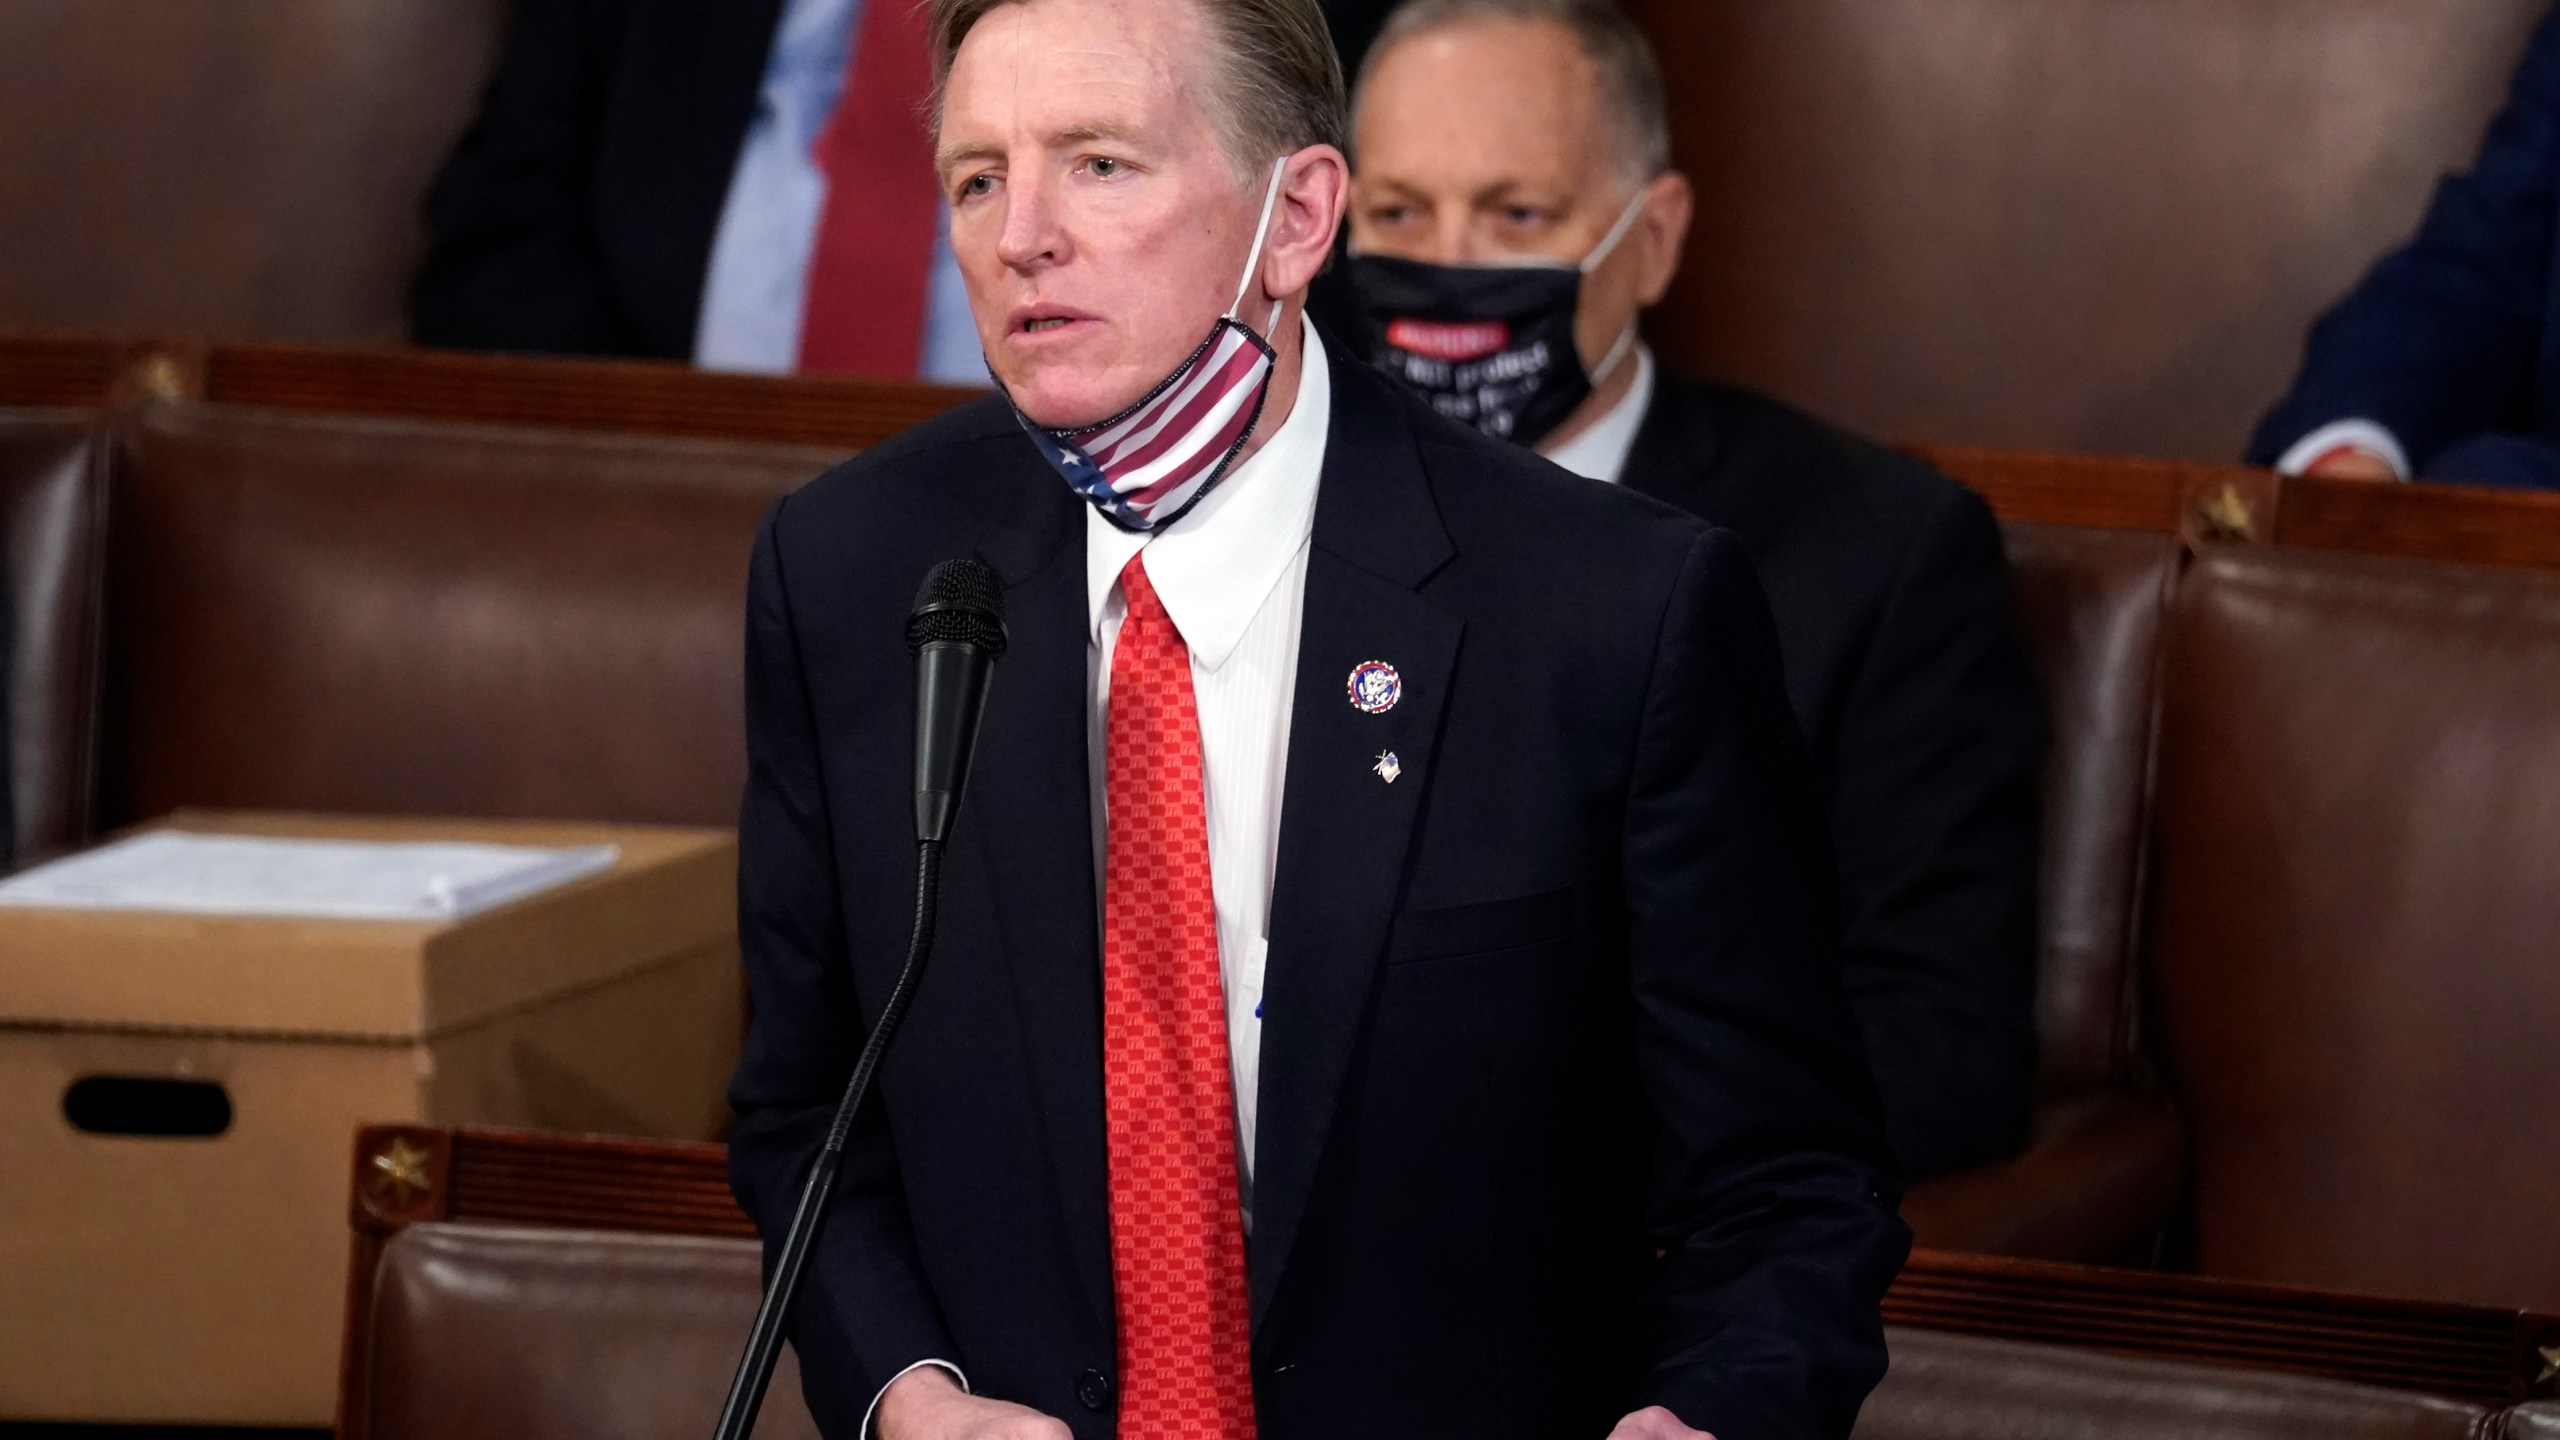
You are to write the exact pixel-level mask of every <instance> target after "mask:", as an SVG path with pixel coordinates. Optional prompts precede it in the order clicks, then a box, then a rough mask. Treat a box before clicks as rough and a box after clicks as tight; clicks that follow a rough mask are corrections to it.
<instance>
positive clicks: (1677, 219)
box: [1635, 170, 1696, 306]
mask: <svg viewBox="0 0 2560 1440" xmlns="http://www.w3.org/2000/svg"><path fill="white" fill-rule="evenodd" d="M1695 203H1696V202H1695V200H1694V198H1693V197H1692V195H1691V193H1690V190H1689V177H1688V176H1686V175H1683V174H1681V173H1680V172H1679V171H1677V170H1665V171H1663V172H1662V173H1661V174H1660V175H1657V176H1655V177H1654V178H1653V183H1652V184H1650V185H1648V186H1646V187H1645V197H1644V212H1643V214H1642V215H1640V216H1638V217H1637V220H1636V233H1635V239H1636V241H1637V243H1638V246H1639V247H1640V253H1642V255H1643V256H1644V264H1643V267H1642V269H1641V270H1640V271H1639V273H1638V274H1637V277H1636V301H1637V303H1638V304H1640V305H1645V306H1651V305H1655V304H1659V303H1660V302H1661V300H1662V296H1663V294H1664V292H1666V291H1668V290H1669V289H1670V288H1671V281H1672V278H1673V277H1674V276H1677V275H1678V274H1679V273H1680V255H1681V252H1682V251H1683V250H1684V249H1686V248H1687V246H1688V243H1689V217H1690V214H1691V212H1692V209H1693V207H1694V205H1695Z"/></svg>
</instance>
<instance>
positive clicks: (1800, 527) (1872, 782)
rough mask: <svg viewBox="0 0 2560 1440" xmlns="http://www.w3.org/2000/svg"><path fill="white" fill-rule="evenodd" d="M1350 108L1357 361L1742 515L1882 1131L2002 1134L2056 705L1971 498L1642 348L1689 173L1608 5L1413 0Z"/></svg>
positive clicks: (2009, 1131)
mask: <svg viewBox="0 0 2560 1440" xmlns="http://www.w3.org/2000/svg"><path fill="white" fill-rule="evenodd" d="M1357 101H1358V110H1357V114H1356V121H1357V124H1356V131H1355V139H1356V141H1357V148H1356V149H1355V151H1354V160H1355V162H1356V165H1357V173H1356V177H1355V180H1354V200H1353V207H1352V222H1351V240H1352V252H1353V259H1352V260H1351V262H1350V266H1349V268H1348V272H1347V275H1346V278H1347V280H1348V282H1349V288H1350V290H1351V292H1352V295H1351V300H1352V305H1353V307H1354V308H1355V310H1356V312H1357V313H1358V314H1360V315H1361V316H1362V317H1363V318H1364V320H1365V327H1364V328H1365V329H1366V332H1367V340H1368V344H1369V349H1370V353H1371V355H1372V356H1373V357H1375V358H1377V359H1378V360H1380V361H1381V363H1383V364H1385V365H1386V366H1387V367H1388V368H1389V369H1390V371H1391V372H1392V373H1394V374H1397V375H1399V376H1402V377H1404V378H1405V379H1406V380H1407V381H1408V382H1409V383H1411V384H1412V385H1413V386H1414V387H1415V388H1417V389H1419V390H1421V391H1423V392H1424V393H1426V394H1428V395H1430V396H1431V398H1432V399H1433V400H1434V402H1435V403H1436V404H1438V405H1439V406H1440V407H1441V408H1442V409H1443V410H1444V411H1445V412H1447V413H1450V414H1453V415H1456V416H1458V417H1459V418H1462V419H1465V420H1469V421H1471V422H1473V423H1475V424H1476V425H1477V426H1478V427H1479V428H1482V429H1485V430H1487V431H1489V432H1492V433H1496V434H1504V435H1508V436H1509V437H1510V438H1511V439H1513V440H1515V441H1518V442H1521V443H1524V444H1532V445H1535V446H1536V447H1537V448H1538V449H1539V450H1540V451H1541V452H1543V453H1544V454H1546V455H1547V456H1548V457H1549V458H1551V459H1553V460H1555V461H1556V462H1557V463H1558V464H1561V465H1563V466H1564V467H1565V468H1567V469H1569V470H1574V471H1577V472H1579V473H1581V474H1584V475H1588V476H1591V477H1593V478H1596V479H1602V480H1613V481H1619V482H1622V483H1623V484H1624V485H1625V486H1626V487H1627V488H1629V489H1631V490H1635V491H1638V492H1640V493H1643V494H1647V495H1652V496H1655V497H1657V498H1659V499H1662V500H1666V501H1669V502H1670V503H1672V504H1674V505H1677V506H1679V507H1681V508H1682V509H1685V510H1688V511H1691V512H1692V513H1695V514H1697V515H1700V516H1703V517H1704V518H1706V519H1707V520H1708V521H1710V522H1712V523H1713V524H1716V525H1718V526H1721V527H1723V528H1725V529H1727V530H1730V531H1732V532H1733V533H1734V534H1735V535H1736V536H1737V537H1739V538H1740V540H1741V541H1742V545H1743V548H1744V549H1745V550H1746V551H1747V552H1748V553H1749V554H1750V556H1751V558H1752V560H1753V561H1754V562H1755V563H1756V564H1757V566H1758V568H1759V572H1760V578H1761V581H1762V583H1763V584H1765V585H1766V586H1767V587H1768V593H1769V600H1770V605H1771V607H1772V609H1773V610H1774V611H1775V612H1776V615H1777V625H1778V638H1779V648H1780V650H1781V651H1782V652H1783V654H1784V656H1785V661H1786V671H1787V692H1788V695H1789V697H1790V699H1791V700H1792V701H1793V703H1794V708H1795V713H1796V718H1797V721H1798V723H1799V724H1800V725H1801V726H1802V728H1803V730H1804V734H1805V738H1806V740H1807V742H1808V744H1809V746H1810V749H1811V751H1812V755H1813V762H1814V769H1815V774H1816V776H1817V777H1818V780H1819V783H1820V785H1821V788H1822V789H1823V791H1824V792H1825V794H1826V796H1827V798H1828V801H1829V810H1830V819H1831V833H1832V842H1833V844H1834V846H1835V847H1836V850H1837V853H1838V859H1839V870H1840V880H1841V916H1842V922H1843V925H1844V929H1845V947H1844V958H1843V964H1844V965H1845V967H1846V971H1847V976H1848V986H1849V998H1850V1003H1851V1004H1852V1005H1853V1006H1854V1007H1855V1008H1856V1011H1857V1016H1858V1021H1859V1025H1860V1028H1861V1029H1862V1030H1863V1031H1864V1033H1865V1037H1866V1045H1867V1054H1868V1056H1869V1058H1870V1059H1871V1060H1873V1062H1874V1064H1875V1070H1876V1078H1877V1080H1878V1082H1879V1084H1880V1085H1881V1087H1882V1090H1883V1094H1884V1113H1885V1133H1886V1134H1887V1135H1888V1136H1889V1137H1890V1138H1891V1139H1892V1141H1893V1144H1894V1147H1895V1149H1896V1150H1898V1151H1899V1152H1900V1154H1901V1157H1902V1161H1903V1164H1904V1166H1905V1168H1906V1170H1907V1172H1908V1173H1909V1174H1911V1175H1912V1176H1914V1177H1919V1176H1925V1175H1930V1174H1935V1173H1937V1172H1940V1171H1943V1170H1949V1169H1953V1168H1955V1167H1957V1166H1961V1165H1967V1164H1975V1163H1980V1162H1982V1161H1985V1160H1990V1159H1993V1158H1996V1157H1999V1156H2002V1155H2006V1154H2008V1153H2010V1152H2012V1151H2013V1150H2015V1149H2016V1148H2017V1147H2018V1146H2019V1144H2020V1143H2021V1142H2022V1140H2023V1136H2024V1127H2025V1123H2026V1113H2027V1103H2028V1090H2029V1083H2030V1080H2031V1077H2032V1072H2033V1068H2034V1031H2033V1028H2032V1024H2033V1020H2032V1004H2033V951H2034V944H2035V935H2034V918H2035V884H2036V828H2037V815H2038V811H2037V806H2036V779H2037V770H2038V765H2039V762H2040V759H2041V755H2042V748H2043V717H2042V711H2041V707H2040V701H2039V699H2038V696H2037V692H2036V688H2035V682H2034V678H2033V675H2032V673H2031V672H2030V671H2029V669H2028V666H2027V661H2026V657H2025V653H2024V651H2023V649H2022V647H2021V646H2020V644H2019V641H2018V638H2017V633H2016V630H2015V627H2014V623H2013V620H2012V617H2011V613H2010V599H2009V578H2008V570H2007V565H2006V561H2005V558H2004V556H2003V553H2002V549H2001V542H2000V533H1999V528H1998V526H1997V525H1996V524H1995V523H1994V522H1993V520H1992V518H1991V514H1990V511H1989V510H1988V508H1987V507H1985V506H1984V505H1983V503H1982V502H1981V500H1980V499H1979V498H1977V497H1976V496H1975V495H1974V494H1973V493H1972V492H1971V491H1968V490H1966V489H1964V488H1963V487H1962V486H1959V485H1957V484H1955V483H1954V482H1952V481H1950V480H1948V479H1946V478H1945V477H1943V476H1940V475H1938V474H1937V473H1936V472H1934V471H1932V470H1930V469H1929V468H1928V467H1927V466H1925V465H1922V464H1920V463H1918V462H1916V461H1913V460H1909V459H1905V458H1903V457H1901V456H1897V455H1893V454H1890V453H1888V452H1886V451H1884V450H1881V449H1878V448H1877V447H1875V446H1872V445H1869V444H1866V443H1864V442H1861V441H1859V440H1856V439H1853V438H1851V437H1850V436H1847V435H1844V434H1841V433H1840V432H1838V431H1836V430H1833V429H1830V428H1828V427H1826V426H1824V425H1821V424H1819V423H1817V422H1816V421H1813V420H1811V419H1809V418H1807V417H1805V416H1803V415H1800V414H1798V413H1796V412H1794V411H1792V410H1788V409H1786V408H1785V407H1783V406H1780V405H1777V404H1774V403H1772V402H1770V401H1767V400H1763V399H1761V398H1759V397H1757V396H1753V395H1749V394H1746V393H1743V392H1740V391H1735V390H1726V389H1718V388H1714V387H1709V386H1704V385H1693V384H1689V383H1687V382H1685V381H1682V380H1680V379H1677V378H1676V377H1673V376H1670V375H1667V374H1664V373H1662V372H1661V371H1660V370H1659V369H1657V368H1656V366H1655V364H1654V362H1653V357H1652V356H1651V355H1650V354H1649V353H1648V352H1647V351H1646V349H1645V348H1644V346H1642V345H1641V344H1640V343H1638V342H1637V340H1636V320H1637V316H1638V313H1639V312H1640V311H1641V310H1642V309H1643V308H1644V307H1646V306H1647V305H1650V304H1652V303H1653V302H1655V301H1656V300H1658V299H1660V298H1661V296H1662V293H1663V291H1664V289H1665V288H1666V287H1667V286H1668V285H1669V284H1670V282H1671V278H1672V274H1673V272H1674V270H1675V269H1676V268H1677V266H1678V263H1679V254H1680V246H1681V241H1682V238H1683V236H1684V235H1685V233H1686V231H1687V227H1688V221H1689V208H1690V196H1689V189H1688V184H1687V182H1686V181H1685V180H1684V179H1683V178H1682V177H1681V176H1680V175H1678V174H1677V173H1675V172H1673V171H1672V170H1671V169H1670V155H1669V149H1670V147H1669V141H1668V138H1667V135H1666V131H1665V124H1664V118H1663V110H1662V83H1661V79H1660V76H1659V73H1658V71H1657V70H1656V68H1655V65H1654V61H1653V57H1652V53H1651V50H1650V48H1649V47H1648V46H1647V44H1646V42H1645V40H1644V37H1643V36H1642V35H1641V34H1639V33H1638V32H1637V31H1636V30H1635V28H1634V27H1633V26H1631V25H1630V24H1629V23H1628V22H1627V21H1626V20H1625V19H1624V18H1623V17H1622V16H1621V15H1620V14H1619V13H1618V12H1617V11H1616V10H1615V9H1614V8H1613V7H1611V6H1610V5H1608V4H1607V3H1605V0H1417V3H1414V4H1411V5H1408V6H1406V7H1405V8H1403V9H1402V10H1399V11H1398V12H1397V13H1396V14H1395V16H1394V17H1393V18H1392V19H1391V20H1390V21H1389V22H1388V26H1387V29H1386V31H1385V32H1384V34H1383V35H1382V36H1381V37H1380V39H1379V41H1378V44H1377V46H1376V48H1374V49H1373V50H1372V51H1371V52H1370V59H1369V67H1368V70H1367V71H1366V73H1365V74H1364V76H1363V78H1362V81H1361V86H1360V90H1359V93H1358V95H1357ZM1487 375H1499V376H1500V377H1501V378H1499V379H1495V380H1492V381H1490V382H1488V381H1487V380H1486V379H1485V377H1486V376H1487Z"/></svg>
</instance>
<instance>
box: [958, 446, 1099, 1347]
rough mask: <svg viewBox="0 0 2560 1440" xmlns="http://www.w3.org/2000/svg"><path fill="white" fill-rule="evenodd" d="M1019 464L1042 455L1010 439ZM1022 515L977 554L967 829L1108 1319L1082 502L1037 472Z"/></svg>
mask: <svg viewBox="0 0 2560 1440" xmlns="http://www.w3.org/2000/svg"><path fill="white" fill-rule="evenodd" d="M1006 449H1009V450H1015V451H1019V452H1020V457H1019V458H1020V459H1021V460H1022V461H1023V462H1025V470H1026V472H1031V471H1033V470H1034V469H1035V467H1037V466H1038V464H1039V462H1038V459H1037V457H1036V456H1033V455H1032V453H1031V451H1030V447H1029V446H1027V445H1024V444H1021V443H1020V442H1019V441H1015V442H1012V443H1011V444H1009V445H1008V446H1006ZM1025 483H1026V485H1028V486H1030V487H1031V488H1030V491H1029V492H1027V493H1032V494H1035V495H1036V496H1037V499H1036V501H1035V502H1034V503H1032V504H1030V505H1028V506H1026V507H1025V509H1026V512H1027V513H1026V515H1025V516H1024V517H1023V521H1022V523H1020V524H1014V525H1007V526H1004V527H1002V528H999V529H997V530H996V531H995V532H993V533H992V534H990V535H989V536H987V537H986V539H985V540H984V541H983V543H982V545H981V548H980V554H981V556H982V558H984V559H985V560H986V562H987V563H988V564H989V565H992V566H993V567H995V570H996V573H997V574H999V575H1001V576H1003V577H1004V580H1005V585H1006V595H1005V620H1006V626H1007V629H1008V630H1009V632H1010V644H1009V645H1008V646H1007V648H1006V653H1005V658H1004V659H1003V660H1002V661H1001V662H999V665H998V669H997V674H996V680H995V683H994V685H993V686H992V687H991V688H990V690H989V692H988V697H987V714H986V719H985V721H984V722H983V728H982V729H981V730H980V732H979V739H978V755H977V760H976V773H975V774H974V775H973V776H972V777H971V779H970V784H969V802H970V804H971V805H972V806H973V807H974V808H975V812H976V823H975V824H973V825H969V826H968V827H967V828H968V829H969V830H970V831H971V832H973V833H974V835H975V836H976V837H977V840H978V843H979V844H980V845H982V846H983V847H984V849H983V853H984V854H985V856H986V862H987V863H986V866H985V873H986V875H987V876H988V879H989V886H990V888H991V889H992V890H993V892H994V894H993V897H992V898H993V901H994V905H995V911H996V920H997V925H998V929H999V931H1000V933H1001V934H1002V935H1003V937H1004V948H1005V955H1006V962H1007V965H1008V966H1009V968H1010V969H1011V971H1012V975H1013V984H1014V990H1015V995H1016V998H1017V1002H1018V1004H1017V1009H1018V1013H1019V1017H1020V1023H1021V1026H1022V1031H1023V1043H1024V1047H1025V1049H1026V1050H1027V1051H1028V1052H1029V1055H1030V1059H1031V1067H1032V1077H1033V1080H1034V1082H1035V1084H1036V1087H1037V1094H1036V1096H1035V1103H1036V1105H1037V1106H1038V1109H1039V1113H1040V1124H1041V1127H1042V1129H1043V1130H1044V1131H1046V1133H1047V1140H1048V1146H1049V1153H1050V1163H1051V1167H1052V1173H1053V1175H1054V1179H1055V1193H1056V1195H1057V1201H1058V1208H1057V1213H1058V1216H1059V1219H1060V1221H1061V1223H1062V1225H1063V1227H1064V1230H1065V1235H1064V1236H1063V1237H1062V1238H1063V1241H1064V1244H1065V1247H1066V1251H1067V1256H1068V1264H1069V1265H1070V1267H1071V1268H1072V1271H1073V1275H1074V1280H1075V1283H1076V1284H1077V1288H1079V1289H1080V1290H1081V1291H1083V1293H1084V1297H1085V1300H1086V1303H1087V1304H1089V1305H1090V1306H1092V1307H1093V1311H1094V1315H1095V1318H1096V1320H1097V1321H1098V1322H1100V1323H1101V1324H1102V1325H1104V1326H1105V1327H1106V1328H1107V1327H1108V1326H1109V1324H1110V1322H1111V1315H1112V1305H1111V1252H1110V1211H1109V1197H1108V1193H1107V1190H1106V1188H1105V1187H1106V1184H1107V1172H1106V1166H1107V1158H1106V1154H1105V1143H1106V1142H1105V1137H1104V1133H1103V1116H1102V989H1101V986H1102V980H1101V976H1102V957H1101V952H1100V949H1099V946H1100V938H1099V937H1100V934H1101V931H1100V926H1099V922H1098V920H1097V919H1096V915H1095V910H1094V893H1093V877H1094V865H1093V802H1092V799H1091V796H1090V794H1089V791H1090V788H1091V787H1090V784H1089V777H1088V775H1087V771H1086V765H1087V759H1086V754H1085V724H1086V710H1087V703H1088V702H1087V698H1086V677H1085V667H1086V655H1085V647H1086V636H1085V630H1086V619H1085V616H1086V610H1085V594H1084V524H1083V521H1084V507H1083V503H1082V502H1081V501H1078V500H1077V499H1076V498H1075V497H1074V496H1073V495H1072V494H1070V493H1069V492H1068V490H1067V488H1066V487H1065V486H1064V485H1062V484H1059V483H1057V481H1056V480H1055V479H1054V477H1051V476H1049V475H1048V474H1047V472H1046V471H1045V470H1042V471H1038V472H1037V473H1036V474H1029V477H1028V478H1027V479H1026V482H1025Z"/></svg>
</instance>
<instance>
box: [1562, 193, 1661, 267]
mask: <svg viewBox="0 0 2560 1440" xmlns="http://www.w3.org/2000/svg"><path fill="white" fill-rule="evenodd" d="M1644 201H1645V192H1644V191H1642V190H1638V191H1637V192H1636V193H1635V198H1634V199H1631V200H1629V201H1628V202H1627V208H1626V209H1624V210H1622V211H1620V212H1619V213H1618V223H1617V224H1615V225H1612V226H1610V227H1609V233H1608V234H1606V235H1603V236H1601V237H1600V243H1599V244H1597V245H1594V246H1592V247H1591V253H1590V254H1588V255H1585V256H1583V257H1582V264H1581V265H1579V266H1578V267H1576V268H1578V269H1579V270H1581V271H1582V273H1583V274H1585V275H1588V274H1590V273H1591V272H1592V271H1594V270H1597V269H1599V268H1600V262H1601V261H1603V260H1606V259H1608V258H1609V252H1610V251H1612V250H1615V249H1617V248H1618V242H1619V241H1621V240H1624V239H1626V238H1627V232H1628V231H1630V230H1633V229H1634V228H1636V217H1637V216H1639V215H1641V214H1643V213H1644Z"/></svg>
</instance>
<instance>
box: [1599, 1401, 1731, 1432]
mask: <svg viewBox="0 0 2560 1440" xmlns="http://www.w3.org/2000/svg"><path fill="white" fill-rule="evenodd" d="M1609 1440H1716V1437H1715V1436H1713V1435H1710V1434H1708V1433H1707V1432H1706V1431H1704V1430H1692V1429H1690V1428H1689V1427H1688V1426H1686V1425H1683V1424H1681V1423H1680V1417H1679V1416H1677V1415H1674V1414H1672V1413H1671V1412H1670V1411H1668V1410H1665V1409H1663V1408H1662V1407H1661V1406H1659V1405H1648V1406H1646V1407H1645V1408H1643V1409H1642V1410H1639V1411H1637V1412H1636V1413H1634V1414H1633V1415H1630V1416H1628V1417H1627V1418H1626V1419H1624V1420H1621V1421H1619V1422H1618V1425H1617V1428H1616V1429H1614V1430H1611V1431H1610V1432H1609Z"/></svg>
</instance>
